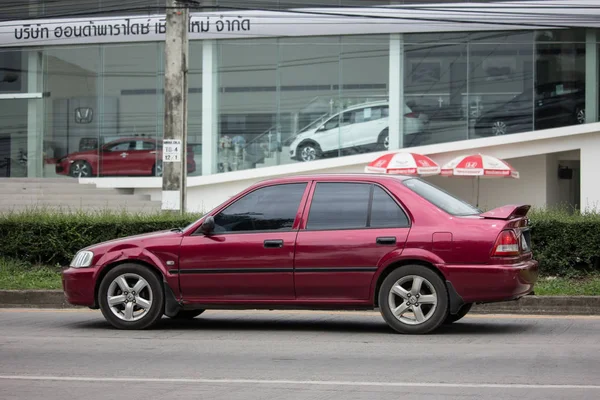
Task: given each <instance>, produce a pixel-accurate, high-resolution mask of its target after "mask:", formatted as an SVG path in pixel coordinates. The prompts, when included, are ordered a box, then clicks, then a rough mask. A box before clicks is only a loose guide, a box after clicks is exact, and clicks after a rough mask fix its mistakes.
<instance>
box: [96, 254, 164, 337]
mask: <svg viewBox="0 0 600 400" xmlns="http://www.w3.org/2000/svg"><path fill="white" fill-rule="evenodd" d="M123 275H126V277H125V278H126V283H127V284H128V285H133V286H129V289H130V290H132V289H134V288H135V287H134V286H135V283H136V281H134V279H135V278H133V277H134V276H137V277H141V278H143V280H145V281H146V283H147V286H146V287H147V288H149V291H148V290H147V288H146V287H144V288H143V289H142V290H141V292H140V293H137V294H136V296H133V297H131V296H130V297H129V298H130V299H131V298H133V299H134V300H135V299H137V301H136V302H134V301H133V300H131V301H128V304H129V303H135V304H134V305H133V306H132V307H134V308H133V309H134V310H135V308H136V307H137V308H138V312H139V311H140V310H139V309H143V307H141V306H139V304H142V303H141V300H140V298H142V299H150V301H149V303H150V306H149V307H148V309H147V311H145V312H144V313H143V314H139V319H136V320H131V321H127V320H124V319H122V318H120V317H119V316H117V315H116V314H115V312H113V310H111V307H110V306H109V304H108V298H107V296H108V292H109V290H111V291H113V290H115V293H112V294H115V295H116V296H122V295H124V292H123V291H121V286H120V285H119V284H117V283H116V282H115V285H112V284H113V282H114V281H115V280H116V279H117V278H119V277H121V276H123ZM127 279H129V280H127ZM138 281H139V279H138ZM119 293H120V294H119ZM127 293H128V295H132V294H133V293H134V292H133V291H131V292H127ZM148 294H149V295H148ZM137 295H139V296H137ZM126 298H127V297H126ZM98 304H99V305H100V310H101V311H102V315H104V318H105V319H106V320H107V321H108V322H109V323H110V324H111V325H112V326H114V327H115V328H117V329H147V328H150V327H151V326H153V325H155V324H156V323H157V322H158V321H159V320H160V319H161V317H162V315H163V313H164V309H165V296H164V293H163V287H162V283H161V281H160V279H159V278H158V276H157V275H156V274H155V273H154V271H151V270H150V269H149V268H148V267H145V266H142V265H139V264H122V265H119V266H117V267H115V268H113V269H111V270H110V271H108V273H107V274H106V276H105V277H104V278H103V279H102V282H101V283H100V287H99V290H98ZM121 306H122V307H123V310H122V314H123V316H125V308H126V307H127V306H126V305H125V304H118V305H117V306H115V309H118V310H117V311H120V308H121ZM133 312H135V311H133Z"/></svg>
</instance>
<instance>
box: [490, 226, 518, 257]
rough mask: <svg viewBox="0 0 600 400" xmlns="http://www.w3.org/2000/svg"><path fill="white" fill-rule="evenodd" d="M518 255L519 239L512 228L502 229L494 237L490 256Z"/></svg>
mask: <svg viewBox="0 0 600 400" xmlns="http://www.w3.org/2000/svg"><path fill="white" fill-rule="evenodd" d="M518 255H519V239H518V238H517V234H516V233H515V231H513V230H506V231H502V232H501V233H500V235H499V236H498V239H496V243H495V244H494V250H493V251H492V257H514V256H518Z"/></svg>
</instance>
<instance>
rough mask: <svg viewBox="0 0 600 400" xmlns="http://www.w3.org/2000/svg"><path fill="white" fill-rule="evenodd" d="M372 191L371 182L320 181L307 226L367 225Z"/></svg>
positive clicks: (359, 226)
mask: <svg viewBox="0 0 600 400" xmlns="http://www.w3.org/2000/svg"><path fill="white" fill-rule="evenodd" d="M370 193H371V185H370V184H361V183H318V184H317V187H316V189H315V193H314V195H313V199H312V202H311V205H310V212H309V215H308V223H307V225H306V229H311V230H319V229H361V228H365V227H366V226H367V215H368V213H369V197H370Z"/></svg>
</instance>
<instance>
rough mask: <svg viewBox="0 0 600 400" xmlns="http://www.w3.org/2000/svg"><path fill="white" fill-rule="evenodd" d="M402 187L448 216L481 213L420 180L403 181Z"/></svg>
mask: <svg viewBox="0 0 600 400" xmlns="http://www.w3.org/2000/svg"><path fill="white" fill-rule="evenodd" d="M403 183H404V185H405V186H406V187H408V188H409V189H410V190H412V191H413V192H415V193H416V194H418V195H419V196H421V197H422V198H424V199H425V200H427V201H429V202H430V203H432V204H434V205H435V206H437V207H439V208H441V209H442V210H444V211H446V212H447V213H448V214H451V215H456V216H461V215H463V216H464V215H477V214H481V211H480V210H479V209H477V208H475V207H473V206H472V205H470V204H469V203H467V202H465V201H462V200H460V199H458V198H456V197H454V196H452V195H451V194H449V193H447V192H445V191H443V190H442V189H440V188H438V187H437V186H434V185H432V184H430V183H427V182H425V181H422V180H420V179H416V178H411V179H406V180H405V181H403Z"/></svg>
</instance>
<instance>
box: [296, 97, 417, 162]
mask: <svg viewBox="0 0 600 400" xmlns="http://www.w3.org/2000/svg"><path fill="white" fill-rule="evenodd" d="M388 120H389V103H388V102H387V101H378V102H372V103H364V104H360V105H356V106H352V107H349V108H347V109H345V110H344V111H342V112H340V113H337V114H335V115H333V116H332V117H330V118H328V119H327V120H325V122H324V123H322V124H319V125H318V126H317V128H314V129H310V130H307V131H305V132H301V133H300V134H298V135H297V136H296V137H295V139H294V141H293V142H292V143H291V145H290V156H291V158H292V159H294V160H298V161H312V160H316V159H318V158H323V157H326V156H328V155H333V156H337V155H338V152H339V151H340V150H360V149H367V150H370V151H373V150H387V149H388V148H389V133H388V126H389V125H388V124H389V121H388ZM428 124H429V118H428V117H427V115H425V114H422V113H417V112H413V110H411V108H410V107H409V106H407V105H404V144H405V147H411V146H415V145H418V144H419V143H420V142H421V140H420V139H422V138H423V137H424V134H425V131H426V129H427V126H428Z"/></svg>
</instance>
